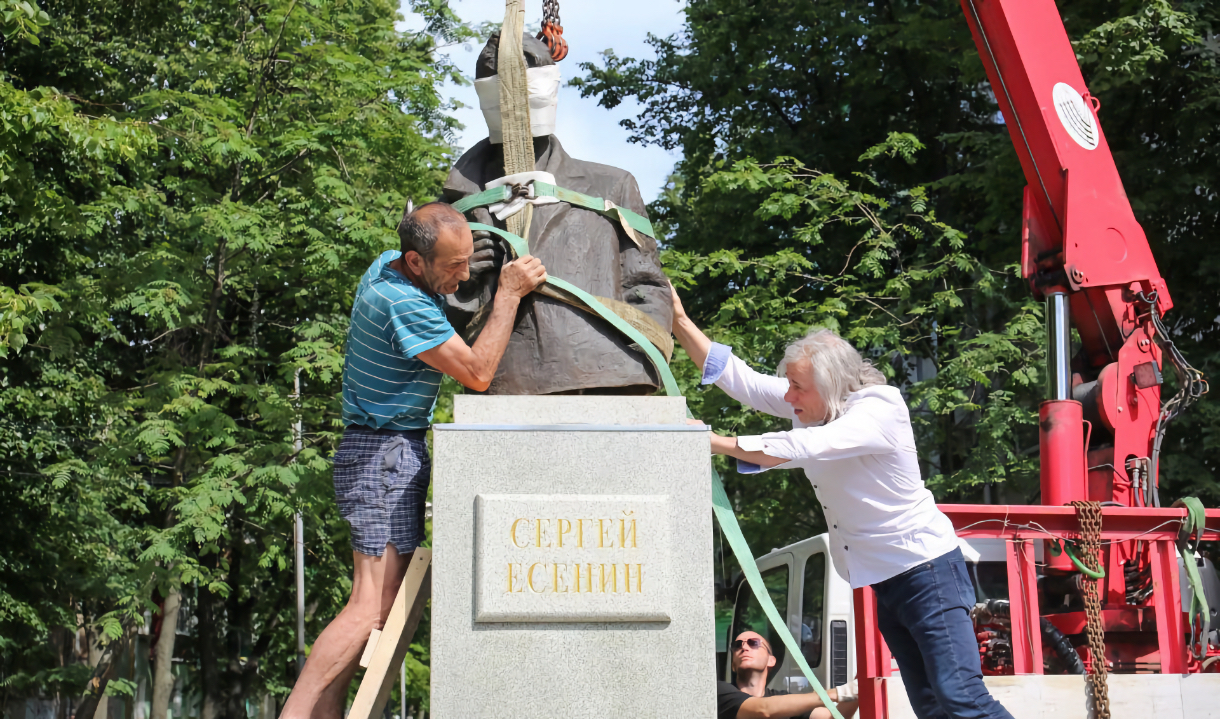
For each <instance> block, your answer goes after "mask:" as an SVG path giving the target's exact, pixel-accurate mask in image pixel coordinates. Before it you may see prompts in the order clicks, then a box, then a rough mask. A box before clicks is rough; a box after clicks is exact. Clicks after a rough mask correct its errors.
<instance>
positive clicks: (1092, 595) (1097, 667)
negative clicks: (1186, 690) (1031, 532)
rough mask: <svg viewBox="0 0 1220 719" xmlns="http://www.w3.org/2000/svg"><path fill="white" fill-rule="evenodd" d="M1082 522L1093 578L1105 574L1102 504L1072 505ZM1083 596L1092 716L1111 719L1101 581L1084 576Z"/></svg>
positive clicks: (1082, 540) (1084, 556)
mask: <svg viewBox="0 0 1220 719" xmlns="http://www.w3.org/2000/svg"><path fill="white" fill-rule="evenodd" d="M1072 506H1073V507H1075V508H1076V517H1077V518H1078V519H1079V520H1080V546H1081V550H1082V551H1081V552H1080V559H1081V561H1083V562H1084V563H1085V565H1086V566H1088V568H1089V569H1090V571H1092V572H1093V573H1094V574H1101V573H1102V571H1103V570H1102V565H1101V504H1100V503H1099V502H1082V501H1080V500H1077V501H1075V502H1072ZM1080 581H1081V588H1082V590H1083V593H1084V613H1085V619H1086V624H1085V633H1086V634H1087V635H1088V639H1089V654H1090V655H1091V658H1092V661H1091V662H1090V664H1089V686H1090V689H1091V691H1092V694H1093V716H1094V717H1096V718H1097V719H1110V686H1109V684H1108V682H1107V679H1106V677H1107V674H1106V637H1105V633H1104V632H1103V631H1102V626H1101V590H1100V587H1099V586H1098V582H1100V581H1101V580H1100V579H1097V578H1094V577H1092V576H1089V575H1088V574H1084V573H1082V574H1081V577H1080Z"/></svg>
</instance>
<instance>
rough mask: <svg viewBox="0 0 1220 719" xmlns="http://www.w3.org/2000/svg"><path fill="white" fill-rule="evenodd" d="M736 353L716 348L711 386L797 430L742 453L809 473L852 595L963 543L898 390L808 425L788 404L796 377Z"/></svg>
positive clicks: (756, 440) (756, 439) (708, 372)
mask: <svg viewBox="0 0 1220 719" xmlns="http://www.w3.org/2000/svg"><path fill="white" fill-rule="evenodd" d="M731 352H732V351H731V348H729V347H726V346H725V345H719V344H717V345H713V347H712V352H711V353H709V356H708V359H707V364H706V365H705V368H704V382H705V383H710V382H715V384H716V386H717V387H719V388H721V389H723V390H724V391H725V392H726V393H727V394H728V395H729V396H730V397H732V398H733V399H735V400H737V401H738V402H741V403H742V404H746V405H749V406H750V407H753V408H754V409H757V410H759V411H761V412H766V413H767V414H771V415H775V416H776V417H784V418H786V419H790V420H792V423H793V429H792V430H791V431H789V432H768V433H766V434H762V435H755V436H745V437H738V438H737V446H739V447H741V448H742V449H744V450H746V451H749V452H755V451H759V452H764V453H766V454H767V455H769V456H772V457H777V458H780V459H786V460H789V461H788V462H786V463H784V464H781V465H779V467H782V468H785V469H793V468H796V467H800V468H801V469H803V470H805V476H806V477H808V478H809V483H810V484H811V485H813V491H814V493H815V494H816V495H817V498H818V501H819V502H820V503H821V504H822V509H823V510H824V511H825V514H826V523H827V525H828V529H829V533H830V550H831V557H832V558H833V560H834V564H835V569H836V570H837V571H838V572H839V575H840V576H842V577H843V578H844V579H845V580H847V581H848V582H849V583H850V584H851V586H852V587H853V588H858V587H865V586H868V585H871V584H876V583H877V582H880V581H882V580H885V579H889V578H890V577H893V576H894V575H897V574H900V573H902V572H903V571H905V570H907V569H910V568H911V567H914V566H916V565H918V564H920V563H922V562H926V561H928V560H929V559H935V558H936V557H939V556H941V555H943V554H945V553H947V552H950V551H952V550H953V549H954V548H955V547H957V546H958V540H957V535H956V533H955V532H954V531H953V523H952V522H951V521H949V518H948V517H946V516H945V515H944V513H943V512H941V511H940V510H939V509H937V507H936V500H935V498H933V496H932V493H931V492H930V491H928V488H927V487H925V486H924V483H923V478H922V477H921V476H920V472H919V462H918V459H917V456H916V453H915V437H914V433H913V432H912V430H911V418H910V413H909V412H908V411H907V406H906V403H905V402H904V401H903V399H902V394H901V393H900V392H899V391H898V389H897V388H895V387H890V386H874V387H865V388H864V389H862V390H859V391H858V392H853V393H851V394H850V395H848V397H847V404H846V408H845V410H844V412H843V414H842V415H841V416H840V417H839V418H838V419H836V420H834V421H833V422H829V423H826V424H821V425H820V426H811V425H806V424H804V423H802V422H801V421H800V420H799V419H797V417H796V415H795V414H794V413H793V411H792V405H790V404H788V403H787V402H785V401H784V393H785V392H787V391H788V380H786V379H783V378H781V377H771V376H769V375H764V374H761V373H759V372H755V371H754V370H753V369H750V367H749V366H748V365H746V363H745V362H743V361H741V360H740V359H738V358H737V357H736V356H734V355H733V354H732V353H731ZM721 368H723V369H721Z"/></svg>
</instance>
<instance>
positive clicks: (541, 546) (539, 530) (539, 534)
mask: <svg viewBox="0 0 1220 719" xmlns="http://www.w3.org/2000/svg"><path fill="white" fill-rule="evenodd" d="M549 521H551V520H549V519H535V520H534V528H535V533H536V535H537V538H538V542H537V543H536V544H535V545H534V546H536V547H538V548H539V549H547V548H549V547H550V546H551V544H550V542H547V543H546V544H545V545H544V544H543V543H542V523H543V522H549Z"/></svg>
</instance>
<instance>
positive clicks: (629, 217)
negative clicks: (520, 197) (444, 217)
mask: <svg viewBox="0 0 1220 719" xmlns="http://www.w3.org/2000/svg"><path fill="white" fill-rule="evenodd" d="M512 194H513V192H512V188H511V187H509V186H507V185H501V186H500V187H493V188H491V189H490V190H484V191H482V192H480V193H479V194H477V195H468V196H466V197H463V198H462V199H460V200H458V201H457V202H455V203H453V209H455V210H457V211H458V212H461V213H462V214H466V213H467V212H469V211H471V210H473V209H474V208H476V207H487V206H488V205H494V204H496V203H499V202H508V201H509V200H511V199H512ZM534 196H535V197H554V198H556V199H558V200H561V201H563V202H566V203H568V204H570V205H576V206H577V207H583V208H585V209H586V210H593V211H594V212H596V213H598V214H601V215H605V216H606V217H609V218H611V219H614V220H618V222H619V224H621V225H622V226H623V230H624V231H625V232H626V233H627V234H628V236H631V235H632V233H633V232H638V233H640V234H643V235H648V236H649V237H651V238H653V239H654V240H655V239H656V238H657V235H656V232H655V230H653V229H652V223H651V222H649V221H648V218H646V217H643V216H641V215H639V214H637V213H635V212H632V211H631V210H628V209H627V208H626V207H619V206H618V205H615V204H614V203H613V202H610V203H607V202H606V201H605V200H603V199H602V198H600V197H592V196H591V195H586V194H583V193H580V192H576V191H575V190H568V189H565V188H562V187H556V186H555V185H552V184H549V183H546V182H538V181H535V182H534ZM631 239H632V240H634V241H635V243H636V244H637V245H638V244H642V243H641V242H640V241H639V239H638V238H636V237H632V238H631Z"/></svg>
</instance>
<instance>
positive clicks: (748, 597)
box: [730, 564, 788, 677]
mask: <svg viewBox="0 0 1220 719" xmlns="http://www.w3.org/2000/svg"><path fill="white" fill-rule="evenodd" d="M762 579H763V584H764V585H765V586H766V587H767V594H770V595H771V601H772V602H775V608H776V609H778V610H779V615H780V616H781V617H786V616H787V615H788V565H787V564H784V565H781V566H779V567H772V568H771V569H768V570H766V571H764V572H763V573H762ZM744 631H754V632H758V633H759V634H760V635H762V636H764V637H766V638H767V641H768V642H769V643H770V644H771V651H772V652H774V654H775V668H774V669H772V670H771V672H770V673H769V674H770V676H772V677H775V676H777V675H778V674H779V668H780V667H781V666H783V663H784V655H785V649H784V644H783V640H782V639H780V638H779V636H778V635H777V634H776V633H775V630H774V629H772V628H771V622H769V621H767V616H766V615H765V614H763V610H762V605H761V604H759V603H758V600H757V599H756V598H755V597H754V592H752V591H750V585H749V584H746V583H745V582H744V581H743V582H742V583H741V588H740V589H739V590H738V591H737V606H736V608H735V609H734V612H733V635H732V637H731V639H736V638H737V635H739V634H741V633H742V632H744ZM730 661H731V658H730Z"/></svg>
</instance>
